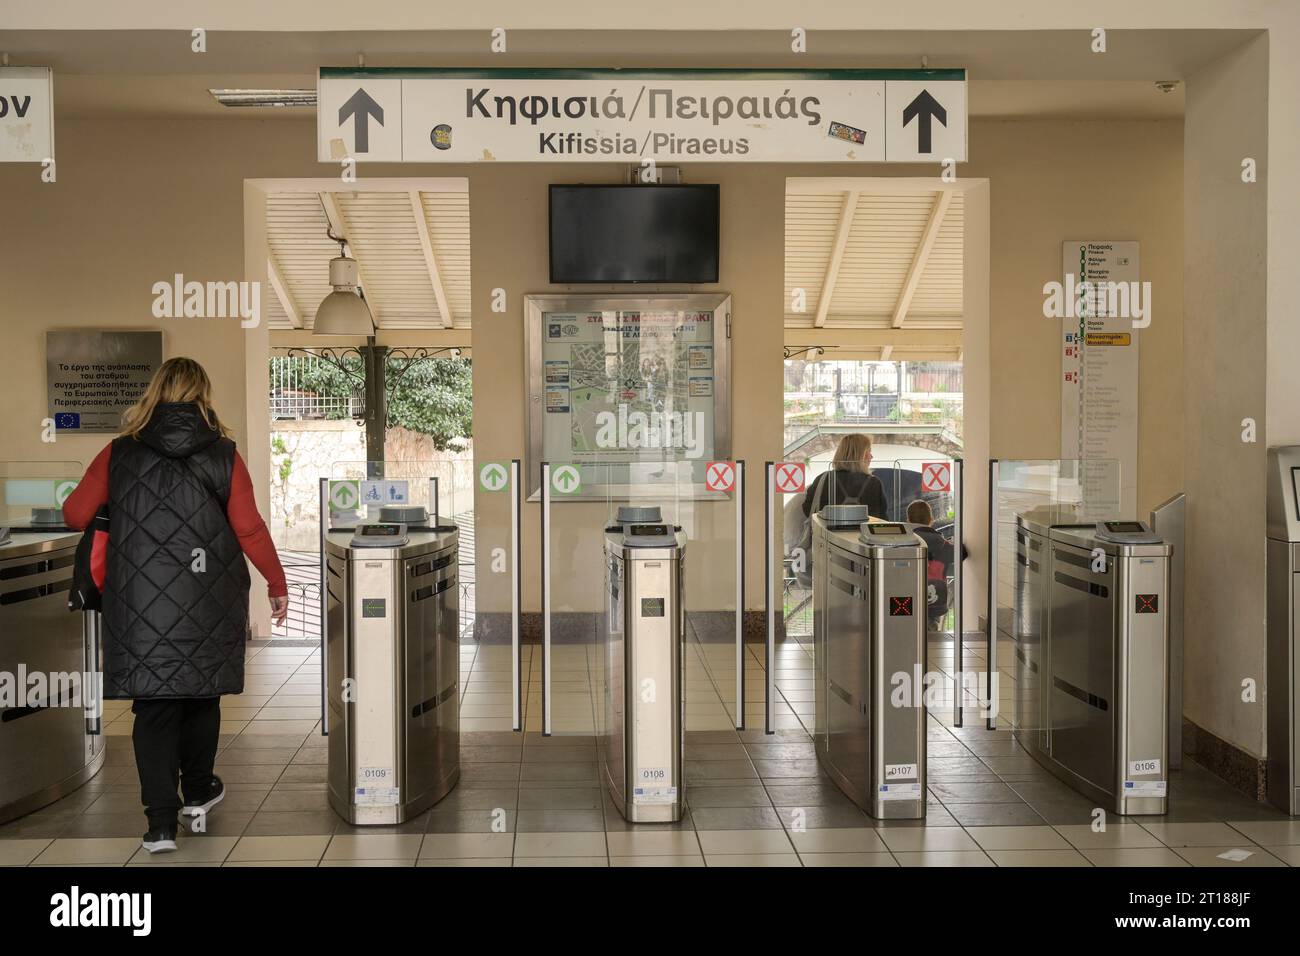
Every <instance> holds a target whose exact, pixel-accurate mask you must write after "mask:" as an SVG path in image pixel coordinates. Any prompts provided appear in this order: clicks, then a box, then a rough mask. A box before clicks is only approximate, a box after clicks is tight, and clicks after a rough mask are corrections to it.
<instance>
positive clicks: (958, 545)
mask: <svg viewBox="0 0 1300 956" xmlns="http://www.w3.org/2000/svg"><path fill="white" fill-rule="evenodd" d="M965 464H966V463H965V462H964V461H963V460H962V459H960V458H954V459H953V462H952V481H953V505H954V507H953V528H954V534H953V541H952V552H953V553H952V563H953V568H954V569H955V570H956V572H957V573H956V574H954V575H953V579H952V591H953V595H952V602H953V612H954V613H953V619H952V620H953V629H954V630H955V631H956V633H955V634H954V635H953V637H954V639H955V640H956V642H957V647H956V651H957V653H956V663H957V668H956V678H957V687H956V691H957V692H956V693H955V694H954V695H953V707H952V725H953V726H954V727H960V726H961V716H962V714H961V710H962V708H961V703H962V690H961V681H962V675H963V674H965V672H966V671H965V668H964V667H963V657H962V651H963V638H964V636H965V627H964V626H963V620H964V619H963V618H962V578H963V577H964V576H965V573H966V566H965V562H964V561H963V560H962V556H961V552H962V545H963V544H964V543H965V539H966V535H965V534H964V533H963V531H962V524H961V523H962V517H963V516H962V494H963V491H964V488H965V477H966V473H965V471H964V467H965Z"/></svg>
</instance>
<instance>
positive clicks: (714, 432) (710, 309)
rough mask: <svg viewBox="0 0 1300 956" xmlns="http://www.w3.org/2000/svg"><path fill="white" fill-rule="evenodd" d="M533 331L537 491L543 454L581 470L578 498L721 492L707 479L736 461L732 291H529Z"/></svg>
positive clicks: (531, 419) (531, 408) (531, 396)
mask: <svg viewBox="0 0 1300 956" xmlns="http://www.w3.org/2000/svg"><path fill="white" fill-rule="evenodd" d="M524 328H525V333H524V334H525V338H526V340H527V352H528V376H529V389H528V409H527V415H526V417H527V427H528V461H527V464H526V472H527V475H528V491H529V494H530V496H535V495H537V493H538V483H539V481H540V465H541V462H543V461H546V462H550V464H551V465H552V470H554V467H555V466H557V465H565V464H571V465H573V466H575V467H576V468H577V469H578V473H579V475H580V477H581V480H580V483H579V485H578V490H577V492H576V493H572V494H563V495H562V497H564V498H566V499H569V500H573V499H586V500H592V499H606V498H610V497H620V498H630V497H636V496H637V494H638V492H637V489H646V488H652V487H663V486H664V485H673V486H675V487H676V489H677V493H678V494H679V495H682V496H694V497H701V498H705V497H708V498H712V497H718V495H717V494H716V493H712V492H708V491H707V490H706V488H705V483H704V482H705V467H706V465H707V463H708V462H710V461H722V460H728V459H730V457H731V412H730V381H729V373H730V364H731V356H730V349H729V345H730V340H731V296H730V295H727V294H726V293H719V292H713V293H690V294H686V293H683V294H672V293H664V294H657V295H648V296H647V295H635V294H633V295H617V294H610V295H532V296H526V297H525V302H524ZM557 500H558V499H557Z"/></svg>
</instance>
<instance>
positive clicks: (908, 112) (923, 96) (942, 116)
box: [903, 90, 948, 153]
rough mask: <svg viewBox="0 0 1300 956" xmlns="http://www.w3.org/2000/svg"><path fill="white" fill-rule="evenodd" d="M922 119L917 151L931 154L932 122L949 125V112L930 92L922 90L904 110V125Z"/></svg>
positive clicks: (918, 126)
mask: <svg viewBox="0 0 1300 956" xmlns="http://www.w3.org/2000/svg"><path fill="white" fill-rule="evenodd" d="M917 117H920V122H919V123H917V129H918V130H920V133H919V135H918V136H917V145H916V148H917V151H918V152H922V153H928V152H930V120H931V118H933V119H937V120H938V121H939V123H940V124H941V125H942V126H947V125H948V111H947V110H946V109H944V108H943V107H942V106H940V105H939V101H938V100H936V99H935V98H934V97H933V96H931V95H930V91H929V90H922V91H921V92H920V93H918V94H917V96H916V99H914V100H912V102H910V103H908V104H907V109H905V110H903V125H904V126H906V125H907V124H908V123H910V122H912V120H913V119H915V118H917Z"/></svg>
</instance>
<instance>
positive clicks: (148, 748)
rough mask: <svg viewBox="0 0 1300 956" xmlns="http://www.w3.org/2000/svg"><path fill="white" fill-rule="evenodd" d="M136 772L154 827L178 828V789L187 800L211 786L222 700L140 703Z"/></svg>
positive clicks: (135, 709)
mask: <svg viewBox="0 0 1300 956" xmlns="http://www.w3.org/2000/svg"><path fill="white" fill-rule="evenodd" d="M131 713H133V714H135V726H134V728H133V729H132V733H131V740H132V742H133V743H134V744H135V767H136V770H137V772H138V773H139V774H140V801H141V802H142V803H143V804H144V812H145V816H147V817H148V818H149V824H150V826H155V825H157V826H169V825H173V824H175V823H176V815H177V813H178V812H179V810H180V808H181V798H180V797H179V796H177V793H176V788H177V784H179V785H180V786H181V788H182V789H183V790H184V793H185V798H186V799H189V798H190V797H198V796H201V795H203V794H205V793H206V791H207V788H208V787H209V786H211V784H212V765H213V763H214V762H215V761H216V759H217V737H218V735H219V734H220V732H221V698H220V697H193V698H185V699H171V700H161V699H159V700H143V699H142V700H136V701H133V702H132V704H131Z"/></svg>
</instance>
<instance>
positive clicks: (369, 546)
mask: <svg viewBox="0 0 1300 956" xmlns="http://www.w3.org/2000/svg"><path fill="white" fill-rule="evenodd" d="M385 510H387V509H385ZM401 510H402V512H403V513H402V514H399V515H395V516H394V515H386V514H382V513H381V516H380V518H381V520H380V521H378V522H374V523H369V524H360V525H357V526H356V527H355V528H332V529H330V530H329V531H328V532H327V533H326V535H325V554H324V556H323V560H324V561H325V575H324V577H325V595H324V596H323V597H324V600H325V622H326V626H325V652H324V655H323V657H324V664H325V670H324V678H325V680H324V683H325V686H326V724H325V730H326V732H327V734H328V736H329V746H328V760H329V773H328V779H329V799H330V806H332V807H333V808H334V810H335V812H337V813H338V814H339V815H340V816H342V817H343V818H344V819H346V820H347V821H348V822H349V823H353V824H395V823H402V822H404V821H406V820H408V819H410V818H411V817H413V816H416V815H417V814H419V813H421V812H423V811H424V810H426V809H427V808H428V807H430V806H432V805H433V804H434V803H436V802H437V801H438V800H440V799H442V798H443V797H444V796H446V794H447V793H448V792H450V790H451V789H452V787H454V786H455V785H456V781H457V780H458V779H459V777H460V718H459V710H460V693H459V687H460V670H459V668H460V631H459V626H460V622H459V616H460V615H459V597H458V595H459V589H458V588H457V570H458V568H457V562H458V534H457V529H456V528H455V526H453V525H445V524H436V523H435V524H433V525H430V524H428V523H426V519H425V518H424V516H423V509H420V508H414V509H401ZM390 517H400V518H406V519H408V520H411V521H412V524H411V525H408V524H406V523H403V522H401V521H393V520H384V519H385V518H390Z"/></svg>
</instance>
